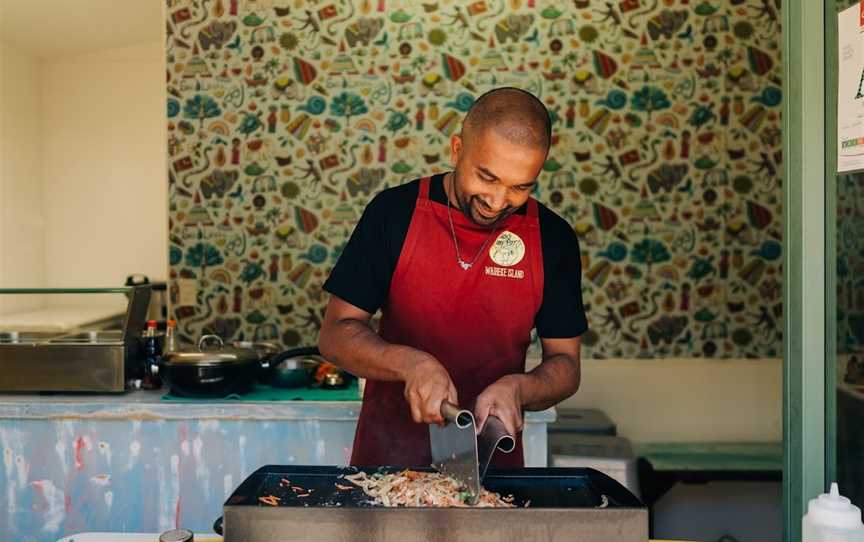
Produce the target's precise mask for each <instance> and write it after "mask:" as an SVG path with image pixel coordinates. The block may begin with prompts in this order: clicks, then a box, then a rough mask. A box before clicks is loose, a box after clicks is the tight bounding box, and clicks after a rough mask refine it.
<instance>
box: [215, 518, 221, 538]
mask: <svg viewBox="0 0 864 542" xmlns="http://www.w3.org/2000/svg"><path fill="white" fill-rule="evenodd" d="M213 532H214V533H216V534H218V535H221V534H222V516H219V518H218V519H217V520H216V521H214V522H213Z"/></svg>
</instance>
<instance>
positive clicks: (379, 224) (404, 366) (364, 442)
mask: <svg viewBox="0 0 864 542" xmlns="http://www.w3.org/2000/svg"><path fill="white" fill-rule="evenodd" d="M550 125H551V123H550V119H549V113H548V111H547V110H546V108H545V106H544V105H543V103H542V102H540V101H539V100H538V99H537V98H535V97H534V96H533V95H531V94H530V93H528V92H525V91H522V90H518V89H514V88H500V89H495V90H493V91H490V92H488V93H486V94H484V95H483V96H481V97H480V98H478V99H477V101H476V102H475V103H474V105H473V106H472V107H471V109H470V110H469V112H468V115H467V116H466V118H465V121H464V123H463V126H462V132H461V134H458V135H454V136H452V137H451V140H450V150H451V164H452V165H453V166H454V170H453V171H452V172H450V173H447V174H443V175H435V176H433V177H431V178H428V177H427V178H424V179H419V180H416V181H412V182H410V183H408V184H405V185H402V186H398V187H394V188H390V189H387V190H384V191H383V192H381V193H380V194H378V195H377V196H376V197H375V198H374V199H373V200H372V201H371V202H370V203H369V205H368V206H367V207H366V210H365V211H364V213H363V217H362V218H361V219H360V221H359V223H358V224H357V227H356V229H355V230H354V233H353V234H352V236H351V239H350V241H349V242H348V244H347V246H346V247H345V250H344V251H343V253H342V255H341V257H340V258H339V262H338V263H337V264H336V267H335V268H334V269H333V272H332V273H331V275H330V277H329V279H328V280H327V282H326V283H325V285H324V289H325V290H326V291H328V292H330V293H331V294H332V296H331V298H330V302H329V304H328V305H327V311H326V314H325V317H324V323H323V325H322V328H321V334H320V338H319V347H320V350H321V353H322V355H323V356H324V357H325V358H327V359H328V360H330V361H331V362H333V363H335V364H336V365H339V366H341V367H343V368H344V369H345V370H347V371H349V372H351V373H353V374H355V375H357V376H360V377H365V378H366V379H367V383H366V390H365V395H364V398H363V407H362V409H361V412H360V419H359V422H358V426H357V433H356V436H355V439H354V450H353V454H352V457H351V463H352V464H353V465H399V466H426V465H429V464H430V463H431V452H430V447H429V430H428V425H427V424H430V423H438V424H440V423H443V422H444V420H443V418H442V417H441V403H442V402H443V401H449V402H451V403H454V404H457V405H459V406H461V407H463V408H464V407H472V406H473V409H474V414H475V416H476V420H477V424H478V428H482V427H483V424H484V423H485V421H486V418H487V417H488V416H489V415H490V414H492V415H495V416H497V417H499V418H500V419H501V421H502V422H503V423H504V426H505V427H506V428H507V430H508V432H509V433H510V434H512V435H517V448H516V450H515V452H514V453H512V454H497V455H496V456H495V460H494V465H495V466H496V467H519V466H522V464H523V456H522V446H521V438H520V437H519V432H520V431H521V429H522V411H523V410H542V409H545V408H548V407H550V406H553V405H555V404H557V403H558V402H560V401H561V400H563V399H565V398H567V397H569V396H570V395H572V394H573V393H575V392H576V390H577V389H578V387H579V378H580V370H579V351H580V347H579V336H580V335H581V334H582V333H584V332H585V331H586V330H587V323H586V319H585V313H584V309H583V306H582V295H581V265H580V257H579V244H578V241H577V239H576V236H575V235H574V233H573V230H572V228H571V227H570V226H569V225H568V224H567V222H566V221H564V220H563V219H562V218H560V217H558V216H557V215H555V214H554V213H553V212H552V211H550V210H549V209H547V208H546V207H544V206H542V205H540V204H539V203H537V202H536V201H535V200H534V199H532V198H531V197H530V194H531V192H532V190H533V189H534V188H535V185H536V183H537V176H538V174H539V173H540V169H541V168H542V166H543V163H544V162H545V160H546V156H547V154H548V151H549V146H550V140H551V128H550ZM379 308H380V309H381V311H382V317H381V321H380V326H379V331H378V333H375V332H374V331H373V330H372V329H371V328H370V327H369V321H370V318H371V317H372V315H373V314H374V313H375V312H376V311H377V310H378V309H379ZM534 327H536V328H537V331H538V334H539V336H540V339H541V344H542V348H543V361H542V363H541V364H540V365H539V366H538V367H537V368H535V369H534V370H533V371H531V372H530V373H525V352H526V349H527V347H528V344H529V342H530V337H529V336H530V332H531V329H532V328H534Z"/></svg>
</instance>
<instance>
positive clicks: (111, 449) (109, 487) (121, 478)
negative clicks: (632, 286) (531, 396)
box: [0, 391, 555, 542]
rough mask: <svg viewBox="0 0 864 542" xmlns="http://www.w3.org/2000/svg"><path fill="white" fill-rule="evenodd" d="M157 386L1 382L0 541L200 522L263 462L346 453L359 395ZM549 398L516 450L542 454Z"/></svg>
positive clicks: (326, 459) (541, 457)
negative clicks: (173, 396) (316, 397)
mask: <svg viewBox="0 0 864 542" xmlns="http://www.w3.org/2000/svg"><path fill="white" fill-rule="evenodd" d="M160 397H161V392H150V391H134V392H130V393H126V394H122V395H89V396H80V395H79V396H72V395H7V394H0V450H2V453H3V469H2V470H0V492H2V496H0V503H2V504H0V526H5V528H0V542H5V541H6V540H16V541H38V542H49V541H50V542H54V541H55V540H57V539H58V538H60V537H61V536H65V535H68V534H74V533H78V532H82V531H114V532H161V531H165V530H168V529H171V528H174V527H175V526H183V527H187V528H189V529H193V530H195V531H196V532H208V531H209V530H210V526H211V525H212V522H213V520H215V519H216V518H217V517H218V516H219V515H221V510H222V503H223V502H224V500H225V498H226V496H228V495H229V494H230V493H231V491H232V490H233V489H234V488H235V486H236V485H237V484H239V483H240V482H241V481H242V480H243V479H245V478H246V476H248V475H249V474H250V473H252V472H253V471H254V470H255V469H257V468H258V467H260V466H262V465H266V464H292V463H293V464H305V465H328V464H329V465H334V464H335V465H339V464H345V463H347V459H348V457H349V453H350V449H351V443H352V440H353V437H354V429H355V426H356V423H357V415H358V414H359V412H360V402H358V401H345V402H302V401H282V402H242V401H237V402H232V403H208V402H194V403H172V402H166V401H160ZM554 418H555V414H554V410H552V409H550V410H547V411H543V412H533V413H528V415H527V416H526V419H525V432H524V439H525V459H526V464H528V465H529V466H544V465H545V464H546V424H547V423H549V422H551V421H553V420H554Z"/></svg>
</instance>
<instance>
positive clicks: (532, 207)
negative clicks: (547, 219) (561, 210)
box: [525, 198, 539, 219]
mask: <svg viewBox="0 0 864 542" xmlns="http://www.w3.org/2000/svg"><path fill="white" fill-rule="evenodd" d="M525 214H526V215H527V216H528V218H531V219H534V218H537V216H539V211H538V210H537V200H536V199H534V198H528V208H527V209H526V210H525Z"/></svg>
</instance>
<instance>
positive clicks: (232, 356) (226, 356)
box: [162, 335, 259, 365]
mask: <svg viewBox="0 0 864 542" xmlns="http://www.w3.org/2000/svg"><path fill="white" fill-rule="evenodd" d="M258 359H259V358H258V351H257V350H255V349H254V348H242V347H237V346H233V347H232V346H225V345H224V343H223V342H222V338H221V337H219V336H218V335H204V336H203V337H201V339H200V340H199V341H198V347H197V348H194V349H190V350H178V351H176V352H169V353H168V354H165V355H164V356H163V358H162V361H163V363H165V364H167V365H233V364H242V363H251V362H257V361H258Z"/></svg>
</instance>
